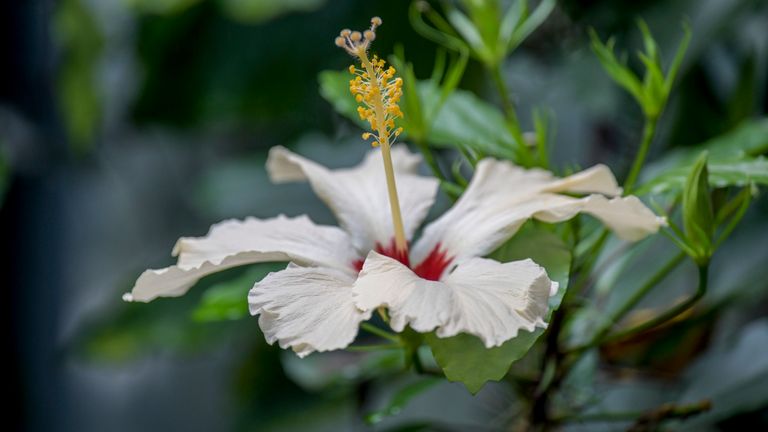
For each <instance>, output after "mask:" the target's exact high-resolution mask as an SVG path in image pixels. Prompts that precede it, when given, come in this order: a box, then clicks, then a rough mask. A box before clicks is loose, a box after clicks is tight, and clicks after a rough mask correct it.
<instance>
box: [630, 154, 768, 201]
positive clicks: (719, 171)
mask: <svg viewBox="0 0 768 432" xmlns="http://www.w3.org/2000/svg"><path fill="white" fill-rule="evenodd" d="M688 171H690V170H688V169H685V168H675V169H673V170H670V171H666V172H665V173H664V174H662V175H660V176H659V177H656V178H655V179H653V180H652V181H650V182H648V183H646V184H645V185H644V186H643V187H642V188H641V190H640V192H641V193H645V192H649V193H654V194H660V193H664V192H669V191H675V190H682V189H683V187H684V186H685V181H686V178H687V176H688ZM751 183H755V184H759V185H763V186H768V159H766V158H765V157H763V156H760V157H757V158H750V159H747V160H737V161H732V162H720V163H717V162H714V163H713V162H710V163H709V185H710V187H713V188H724V187H728V186H742V187H743V186H747V185H749V184H751Z"/></svg>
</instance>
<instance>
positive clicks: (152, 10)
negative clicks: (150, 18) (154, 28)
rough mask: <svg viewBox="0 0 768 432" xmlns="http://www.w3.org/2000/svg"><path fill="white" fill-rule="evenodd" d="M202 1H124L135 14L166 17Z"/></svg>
mask: <svg viewBox="0 0 768 432" xmlns="http://www.w3.org/2000/svg"><path fill="white" fill-rule="evenodd" d="M201 1H203V0H125V2H126V3H127V4H128V5H129V6H130V7H131V8H133V9H134V10H135V11H137V12H141V13H149V14H158V15H167V14H175V13H179V12H181V11H183V10H184V9H187V8H188V7H190V6H192V5H194V4H197V3H200V2H201Z"/></svg>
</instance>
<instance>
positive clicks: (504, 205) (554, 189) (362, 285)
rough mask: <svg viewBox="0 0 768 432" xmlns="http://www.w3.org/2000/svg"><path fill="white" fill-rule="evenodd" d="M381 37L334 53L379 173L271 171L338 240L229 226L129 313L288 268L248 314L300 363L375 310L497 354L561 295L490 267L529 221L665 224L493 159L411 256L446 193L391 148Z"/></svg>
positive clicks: (140, 295) (270, 280)
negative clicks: (377, 44) (375, 46)
mask: <svg viewBox="0 0 768 432" xmlns="http://www.w3.org/2000/svg"><path fill="white" fill-rule="evenodd" d="M380 24H381V19H379V18H374V19H372V20H371V28H370V29H368V30H366V31H365V32H363V33H360V32H352V31H350V30H344V31H342V32H341V35H340V36H339V37H338V38H336V44H337V45H339V46H340V47H343V48H344V49H345V50H346V51H347V52H349V53H350V54H352V55H354V56H355V57H357V58H358V59H359V60H360V62H361V66H362V69H357V68H355V67H354V66H352V67H350V72H351V73H352V74H354V75H355V78H354V79H353V80H351V81H350V89H351V91H352V93H353V94H354V95H355V98H356V100H357V101H358V102H360V103H361V104H362V106H361V107H360V108H359V110H358V112H359V113H360V117H361V118H362V119H363V120H365V121H367V122H368V123H369V124H370V126H371V129H372V130H373V131H374V132H373V133H371V132H366V133H364V134H363V138H364V139H366V140H367V139H371V138H372V141H373V143H374V146H379V147H380V148H381V157H382V159H379V152H378V151H371V152H370V153H369V154H368V156H367V157H366V158H365V160H364V161H363V163H362V164H361V165H359V166H357V167H354V168H350V169H338V170H329V169H328V168H326V167H323V166H321V165H318V164H317V163H315V162H312V161H310V160H308V159H305V158H303V157H301V156H299V155H296V154H294V153H291V152H290V151H288V150H286V149H285V148H282V147H275V148H273V149H272V150H271V151H270V153H269V159H268V161H267V171H268V172H269V174H270V176H271V178H272V180H273V181H275V182H287V181H300V180H308V181H309V183H310V185H311V186H312V189H313V190H314V191H315V192H316V193H317V195H318V196H319V197H320V198H321V199H322V200H323V201H324V202H325V203H326V204H327V205H328V206H329V207H330V209H331V210H332V211H333V212H334V214H335V215H336V218H337V219H338V221H339V225H340V226H341V228H337V227H332V226H321V225H316V224H314V223H313V222H312V221H311V220H310V219H309V218H308V217H306V216H300V217H296V218H289V217H285V216H278V217H276V218H274V219H266V220H260V219H254V218H250V219H246V220H243V221H238V220H230V221H224V222H222V223H219V224H217V225H214V226H213V227H212V228H211V230H210V232H209V233H208V235H207V236H205V237H200V238H182V239H180V240H179V241H178V243H177V244H176V247H175V248H174V251H173V253H174V255H176V256H178V262H177V264H176V265H175V266H171V267H168V268H165V269H161V270H147V271H145V272H144V273H143V274H142V275H141V276H140V277H139V279H138V281H137V282H136V285H135V286H134V287H133V290H132V292H131V293H130V294H126V296H125V299H126V300H135V301H145V302H146V301H150V300H152V299H154V298H156V297H161V296H163V297H173V296H179V295H182V294H184V293H185V292H187V290H189V288H190V287H191V286H192V285H194V284H195V283H196V282H197V281H198V280H199V279H200V278H202V277H204V276H206V275H209V274H211V273H214V272H217V271H220V270H224V269H227V268H230V267H235V266H239V265H244V264H252V263H258V262H267V261H289V262H290V264H289V265H288V267H287V268H286V269H285V270H282V271H279V272H276V273H271V274H269V275H268V276H267V277H265V278H264V279H263V280H261V281H260V282H257V283H256V284H255V285H254V287H253V289H251V291H250V292H249V294H248V303H249V305H250V311H251V313H252V314H253V315H259V325H260V326H261V329H262V330H263V332H264V335H265V337H266V338H267V340H268V341H269V343H274V342H275V341H278V342H279V344H280V346H281V347H283V348H289V347H290V348H292V349H293V350H294V351H295V352H296V353H297V354H298V355H299V356H305V355H307V354H309V353H311V352H314V351H328V350H334V349H340V348H344V347H346V346H347V345H349V344H350V343H352V341H353V340H354V339H355V336H356V335H357V331H358V327H359V325H360V323H361V322H362V321H365V320H367V319H369V318H370V316H371V312H372V310H374V309H376V308H378V307H386V308H387V309H388V310H389V316H390V321H389V324H390V326H391V327H392V328H393V329H394V330H396V331H402V330H403V329H405V327H406V325H408V326H410V327H411V328H413V329H414V330H416V331H419V332H430V331H433V330H434V331H436V333H437V335H438V336H439V337H449V336H453V335H456V334H458V333H462V332H463V333H468V334H472V335H475V336H477V337H479V338H480V339H481V340H482V341H483V343H484V344H485V346H486V347H493V346H498V345H501V344H502V343H504V342H505V341H507V340H509V339H511V338H513V337H515V336H516V335H517V333H518V332H519V331H520V329H525V330H527V331H533V330H534V328H536V327H545V326H546V323H545V322H544V316H545V314H546V312H547V300H548V298H549V296H550V295H552V294H554V293H555V292H556V290H557V284H556V283H554V282H552V281H551V280H550V279H549V277H548V276H547V273H546V271H545V270H544V269H543V268H542V267H541V266H539V265H537V264H536V263H534V262H533V261H531V260H523V261H515V262H507V263H501V262H498V261H494V260H491V259H487V258H482V257H483V256H485V255H487V254H489V253H490V252H492V251H493V250H494V249H496V248H497V247H498V246H500V245H501V244H502V243H504V242H505V241H506V240H507V239H509V238H510V237H511V236H512V235H514V234H515V232H516V231H517V230H518V229H519V228H520V226H521V225H522V224H523V223H525V221H526V220H528V219H530V218H535V219H538V220H542V221H545V222H560V221H564V220H567V219H570V218H572V217H573V216H575V215H576V214H578V213H587V214H590V215H592V216H594V217H596V218H598V219H599V220H601V221H602V222H603V223H605V224H606V225H607V226H608V227H609V228H610V229H612V230H613V231H614V232H615V233H616V234H617V235H618V236H619V237H622V238H625V239H627V240H638V239H640V238H642V237H644V236H646V235H648V234H651V233H654V232H656V231H657V230H658V228H659V226H660V225H661V224H663V219H661V218H658V217H656V216H655V215H654V214H653V212H651V211H650V210H649V209H648V208H647V207H645V206H644V205H643V204H642V203H641V202H640V200H638V199H637V198H636V197H631V196H630V197H615V198H611V199H609V198H606V196H608V197H611V196H618V195H620V193H621V189H620V188H619V187H618V186H617V183H616V179H615V178H614V177H613V175H612V174H611V172H610V170H609V169H608V168H607V167H605V166H602V165H598V166H596V167H593V168H591V169H588V170H586V171H583V172H580V173H578V174H575V175H572V176H570V177H566V178H563V179H558V178H556V177H554V176H553V175H552V174H551V173H549V172H547V171H543V170H537V169H532V170H525V169H522V168H520V167H517V166H514V165H512V164H511V163H509V162H503V161H498V160H494V159H485V160H482V161H480V162H479V163H478V165H477V168H476V171H475V175H474V177H473V178H472V181H471V182H470V184H469V186H468V188H467V190H466V192H465V193H464V194H463V195H462V197H461V198H460V199H459V200H458V202H457V203H456V205H454V206H453V208H451V209H450V210H449V211H447V212H446V213H445V214H444V215H442V216H441V217H440V218H438V219H437V220H436V221H434V222H432V223H431V224H429V225H427V227H426V228H425V229H424V233H423V235H422V236H421V238H419V239H418V240H417V241H416V242H415V243H414V245H413V248H412V249H411V248H409V246H408V244H409V242H410V240H411V239H412V238H413V235H414V233H415V232H416V229H417V228H418V227H419V225H420V224H421V223H422V222H423V220H424V218H425V217H426V214H427V212H428V210H429V208H430V207H431V205H432V203H433V202H434V199H435V194H436V193H437V188H438V181H437V180H436V179H433V178H429V177H423V176H420V175H418V174H417V168H418V166H419V163H420V160H421V159H420V157H419V156H416V155H414V154H411V153H410V152H408V150H407V149H406V148H405V147H392V146H391V143H392V140H393V139H394V138H395V137H397V135H399V133H400V131H401V129H400V128H395V123H394V121H395V119H396V118H397V117H400V116H402V113H401V112H400V108H399V107H398V106H397V102H398V100H399V98H400V96H401V94H402V91H401V86H402V80H401V79H400V78H395V77H394V74H395V70H394V68H392V67H390V68H388V69H385V67H384V61H383V60H380V59H378V58H376V57H375V56H374V57H373V58H372V59H371V60H369V59H368V55H367V50H368V47H369V46H370V42H371V41H372V40H373V39H374V38H375V30H376V27H377V26H378V25H380ZM381 160H383V164H382V163H379V161H381ZM395 178H397V185H396V184H395ZM398 190H399V193H398ZM561 193H570V194H590V193H593V194H592V195H588V196H586V197H583V198H574V197H572V196H567V195H563V194H561ZM531 247H536V245H531Z"/></svg>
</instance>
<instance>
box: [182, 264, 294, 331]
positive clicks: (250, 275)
mask: <svg viewBox="0 0 768 432" xmlns="http://www.w3.org/2000/svg"><path fill="white" fill-rule="evenodd" d="M283 268H285V263H264V264H257V265H254V266H252V268H250V269H248V271H246V272H245V273H243V275H242V276H240V277H238V278H235V279H231V280H228V281H225V282H220V283H218V284H216V285H213V286H212V287H210V288H208V289H207V290H206V291H205V293H203V296H202V298H201V299H200V303H199V304H198V305H197V307H196V308H195V310H194V311H193V312H192V318H193V319H194V320H195V321H198V322H211V321H231V320H238V319H242V318H245V317H247V316H248V315H249V314H248V291H249V290H250V289H251V288H252V287H253V284H254V283H256V282H258V281H260V280H261V279H263V278H264V277H265V276H266V275H267V274H268V273H270V272H273V271H278V270H281V269H283Z"/></svg>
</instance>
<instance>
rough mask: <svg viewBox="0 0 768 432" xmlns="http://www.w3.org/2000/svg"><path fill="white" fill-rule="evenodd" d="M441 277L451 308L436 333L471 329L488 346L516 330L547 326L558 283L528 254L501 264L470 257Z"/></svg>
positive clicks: (496, 343)
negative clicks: (549, 308) (446, 289)
mask: <svg viewBox="0 0 768 432" xmlns="http://www.w3.org/2000/svg"><path fill="white" fill-rule="evenodd" d="M443 282H444V283H445V285H446V286H447V287H448V288H449V289H450V291H451V292H452V294H453V305H452V306H453V307H452V309H451V315H450V318H449V319H448V322H446V323H445V324H444V325H442V326H440V328H438V330H437V335H438V336H439V337H450V336H455V335H457V334H459V333H468V334H472V335H475V336H477V337H479V338H480V339H481V340H482V341H483V343H484V344H485V346H486V348H491V347H494V346H499V345H501V344H503V343H504V342H506V341H508V340H510V339H512V338H514V337H516V336H517V334H518V332H519V331H520V329H524V330H527V331H529V332H530V331H533V330H534V329H535V328H536V327H541V328H546V326H547V325H546V323H545V322H544V317H545V316H546V314H547V309H548V300H549V296H550V294H551V293H553V292H557V282H552V281H551V280H550V279H549V277H548V276H547V272H546V270H544V268H543V267H541V266H540V265H538V264H536V263H535V262H533V261H531V260H530V259H527V260H524V261H513V262H508V263H500V262H497V261H494V260H490V259H484V258H474V259H471V260H468V261H465V262H463V263H461V264H460V265H459V266H457V267H456V269H455V270H454V271H453V272H452V273H450V274H449V275H448V276H447V277H445V279H444V280H443Z"/></svg>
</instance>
